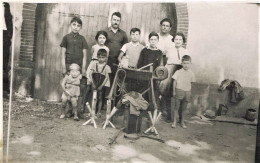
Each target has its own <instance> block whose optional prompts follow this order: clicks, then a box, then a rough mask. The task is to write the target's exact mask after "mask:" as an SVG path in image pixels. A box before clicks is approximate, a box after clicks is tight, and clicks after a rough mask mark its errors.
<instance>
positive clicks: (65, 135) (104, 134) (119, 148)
mask: <svg viewBox="0 0 260 163" xmlns="http://www.w3.org/2000/svg"><path fill="white" fill-rule="evenodd" d="M60 108H61V105H60V104H59V103H47V102H40V101H33V102H25V101H19V100H16V101H13V102H12V119H11V130H10V146H9V162H215V161H224V162H254V157H255V156H254V155H255V144H256V126H249V125H240V124H231V123H223V122H208V121H202V120H199V119H197V118H194V117H191V116H189V117H188V118H187V126H188V129H183V128H181V127H180V126H177V128H176V129H172V128H171V127H170V124H169V123H166V122H165V121H164V120H163V119H161V120H160V121H159V123H158V124H157V125H156V128H157V130H158V132H159V134H160V138H161V139H163V140H164V141H165V143H161V142H159V141H155V140H152V139H148V138H143V137H141V138H140V139H138V140H129V139H126V138H124V133H123V132H122V133H121V134H120V135H119V136H118V138H117V140H116V141H117V143H115V144H113V145H109V142H110V139H109V138H111V137H113V135H114V134H115V133H117V132H118V129H113V128H111V127H107V129H105V130H103V129H102V128H101V123H102V122H103V120H104V118H105V117H104V116H102V117H101V119H97V125H98V128H97V129H94V128H93V125H87V126H83V125H82V124H83V123H84V122H85V121H87V120H88V118H84V119H81V120H80V121H74V120H73V119H72V118H69V119H68V118H67V119H59V116H60ZM3 109H4V110H3V111H4V117H3V118H4V149H3V150H4V156H5V155H6V137H7V121H8V101H7V100H6V101H5V100H4V108H3ZM103 115H104V112H103ZM145 121H148V120H146V118H145V119H144V122H145ZM121 122H122V117H120V116H119V117H118V118H117V119H116V123H115V125H116V127H117V128H120V125H121V124H122V123H121ZM146 124H147V123H146Z"/></svg>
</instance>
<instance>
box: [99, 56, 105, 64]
mask: <svg viewBox="0 0 260 163" xmlns="http://www.w3.org/2000/svg"><path fill="white" fill-rule="evenodd" d="M106 61H107V57H105V56H98V63H105V62H106Z"/></svg>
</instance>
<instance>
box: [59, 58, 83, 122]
mask: <svg viewBox="0 0 260 163" xmlns="http://www.w3.org/2000/svg"><path fill="white" fill-rule="evenodd" d="M69 69H70V71H69V74H66V75H65V77H64V78H63V80H62V82H61V87H62V89H63V93H62V96H61V100H62V111H61V116H60V118H61V119H63V118H65V108H66V105H67V102H68V101H70V102H71V104H72V108H73V113H74V120H77V121H78V120H79V118H78V108H77V102H78V96H79V94H80V87H79V85H80V79H81V78H82V75H81V74H80V67H79V65H78V64H75V63H73V64H71V65H70V66H69Z"/></svg>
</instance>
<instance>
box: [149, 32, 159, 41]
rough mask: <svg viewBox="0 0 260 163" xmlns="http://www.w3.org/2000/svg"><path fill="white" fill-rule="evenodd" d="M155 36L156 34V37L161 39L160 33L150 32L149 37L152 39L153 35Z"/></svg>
mask: <svg viewBox="0 0 260 163" xmlns="http://www.w3.org/2000/svg"><path fill="white" fill-rule="evenodd" d="M153 36H156V37H157V38H158V40H159V35H158V34H157V33H155V32H151V33H150V34H149V39H150V38H151V37H153Z"/></svg>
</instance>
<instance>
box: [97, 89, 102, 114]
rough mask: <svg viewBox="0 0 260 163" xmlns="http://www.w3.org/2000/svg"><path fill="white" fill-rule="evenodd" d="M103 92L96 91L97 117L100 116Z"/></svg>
mask: <svg viewBox="0 0 260 163" xmlns="http://www.w3.org/2000/svg"><path fill="white" fill-rule="evenodd" d="M102 95H103V92H102V91H99V92H98V111H97V117H98V118H100V111H101V108H102V105H103V96H102Z"/></svg>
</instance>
